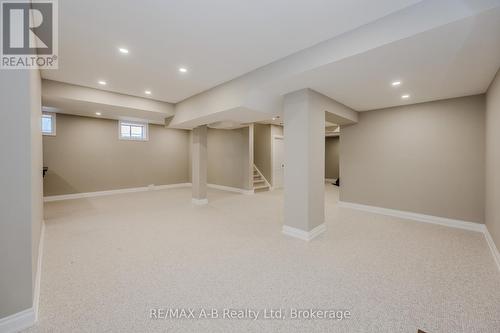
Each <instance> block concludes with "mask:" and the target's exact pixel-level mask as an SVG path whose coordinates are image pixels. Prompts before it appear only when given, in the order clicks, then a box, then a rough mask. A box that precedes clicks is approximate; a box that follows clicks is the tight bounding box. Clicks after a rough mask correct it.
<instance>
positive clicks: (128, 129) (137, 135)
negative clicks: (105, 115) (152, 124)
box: [118, 120, 149, 141]
mask: <svg viewBox="0 0 500 333" xmlns="http://www.w3.org/2000/svg"><path fill="white" fill-rule="evenodd" d="M118 128H119V131H120V133H119V135H120V140H132V141H148V140H149V137H148V124H146V123H137V122H131V121H122V120H120V122H119V126H118Z"/></svg>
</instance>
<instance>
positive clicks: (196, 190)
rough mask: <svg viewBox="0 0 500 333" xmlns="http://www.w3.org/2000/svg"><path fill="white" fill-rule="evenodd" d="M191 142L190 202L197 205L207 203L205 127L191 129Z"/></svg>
mask: <svg viewBox="0 0 500 333" xmlns="http://www.w3.org/2000/svg"><path fill="white" fill-rule="evenodd" d="M192 137H193V142H192V158H191V163H192V168H191V169H192V183H193V198H192V202H193V203H194V204H197V205H204V204H207V203H208V199H207V126H198V127H196V128H194V129H193V136H192Z"/></svg>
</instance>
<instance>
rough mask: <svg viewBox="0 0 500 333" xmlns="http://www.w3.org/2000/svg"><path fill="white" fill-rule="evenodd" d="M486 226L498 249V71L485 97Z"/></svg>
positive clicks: (499, 138)
mask: <svg viewBox="0 0 500 333" xmlns="http://www.w3.org/2000/svg"><path fill="white" fill-rule="evenodd" d="M485 214H486V226H487V227H488V231H489V232H490V234H491V237H492V238H493V240H494V241H495V244H496V246H497V248H498V249H500V71H499V72H498V73H497V76H496V78H495V80H494V81H493V83H492V84H491V86H490V88H489V90H488V93H487V97H486V212H485Z"/></svg>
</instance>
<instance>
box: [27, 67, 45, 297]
mask: <svg viewBox="0 0 500 333" xmlns="http://www.w3.org/2000/svg"><path fill="white" fill-rule="evenodd" d="M30 87H31V89H30V109H31V239H32V241H31V244H32V246H31V252H32V256H31V265H32V286H33V290H34V289H35V281H36V274H37V269H38V267H37V266H38V256H39V255H40V254H39V253H38V247H39V243H40V236H41V231H42V223H43V173H42V172H41V170H42V169H43V147H42V129H41V127H42V125H41V123H42V122H41V119H42V98H41V94H42V79H41V76H40V72H39V71H30Z"/></svg>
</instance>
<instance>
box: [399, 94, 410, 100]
mask: <svg viewBox="0 0 500 333" xmlns="http://www.w3.org/2000/svg"><path fill="white" fill-rule="evenodd" d="M401 98H402V99H408V98H410V95H408V94H407V95H403V96H401Z"/></svg>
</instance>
